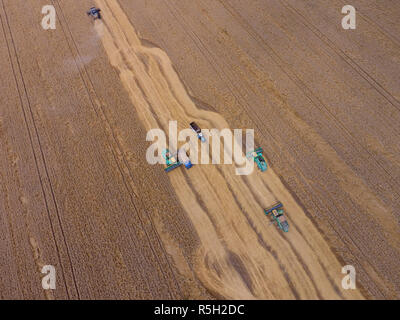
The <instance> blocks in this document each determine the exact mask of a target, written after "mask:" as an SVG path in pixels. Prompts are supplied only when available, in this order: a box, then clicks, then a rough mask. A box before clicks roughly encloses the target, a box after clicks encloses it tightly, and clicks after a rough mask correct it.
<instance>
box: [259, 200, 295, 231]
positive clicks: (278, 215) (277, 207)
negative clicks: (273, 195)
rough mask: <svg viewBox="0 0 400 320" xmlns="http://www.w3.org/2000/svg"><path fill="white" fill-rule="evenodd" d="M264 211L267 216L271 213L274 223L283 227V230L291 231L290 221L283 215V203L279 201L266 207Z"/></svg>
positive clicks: (280, 227)
mask: <svg viewBox="0 0 400 320" xmlns="http://www.w3.org/2000/svg"><path fill="white" fill-rule="evenodd" d="M264 213H265V214H266V215H267V216H269V215H271V217H272V223H275V222H276V224H277V227H278V228H279V229H281V230H282V231H283V232H288V231H289V223H288V222H287V221H286V218H285V216H284V215H283V213H284V210H283V205H282V203H280V202H278V203H276V204H274V205H273V206H272V207H270V208H268V209H264Z"/></svg>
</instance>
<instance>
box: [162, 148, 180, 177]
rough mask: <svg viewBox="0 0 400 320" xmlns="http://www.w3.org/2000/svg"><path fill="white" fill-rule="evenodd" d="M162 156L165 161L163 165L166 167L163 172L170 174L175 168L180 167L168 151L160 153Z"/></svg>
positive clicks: (178, 162)
mask: <svg viewBox="0 0 400 320" xmlns="http://www.w3.org/2000/svg"><path fill="white" fill-rule="evenodd" d="M162 156H163V157H164V159H165V163H166V165H167V167H166V168H165V169H164V170H165V172H170V171H172V170H174V169H175V168H178V167H180V166H181V165H182V164H183V163H182V162H180V161H178V160H177V159H176V158H175V157H174V156H173V155H172V154H171V152H169V150H168V149H164V150H163V151H162Z"/></svg>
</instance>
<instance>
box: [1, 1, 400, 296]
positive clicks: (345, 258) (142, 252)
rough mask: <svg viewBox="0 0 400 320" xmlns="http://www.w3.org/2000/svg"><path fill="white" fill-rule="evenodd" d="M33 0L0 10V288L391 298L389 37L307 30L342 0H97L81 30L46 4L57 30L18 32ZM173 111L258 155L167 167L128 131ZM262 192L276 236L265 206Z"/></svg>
mask: <svg viewBox="0 0 400 320" xmlns="http://www.w3.org/2000/svg"><path fill="white" fill-rule="evenodd" d="M41 2H43V3H41ZM44 2H45V1H38V2H35V3H29V4H25V5H26V6H28V7H29V8H28V9H29V10H28V12H31V13H29V14H27V15H26V16H25V15H23V14H21V13H20V12H19V10H18V1H15V2H11V1H8V0H3V1H2V2H1V4H0V17H1V24H2V34H1V36H2V39H1V42H2V43H4V44H5V46H2V48H1V51H0V54H1V56H0V57H1V63H2V70H4V74H5V76H4V77H2V79H1V83H0V85H1V88H2V94H1V95H0V97H1V101H0V102H1V104H2V105H4V106H5V107H4V108H2V109H1V114H0V143H1V148H2V150H5V152H4V153H2V154H3V156H2V157H1V162H0V168H1V172H0V174H1V175H0V178H1V181H2V184H1V188H2V193H1V200H2V201H1V205H2V207H0V208H1V210H2V212H4V214H2V215H1V217H0V219H2V220H0V228H1V231H2V235H3V240H2V243H4V245H2V246H1V250H2V256H4V257H5V259H3V261H4V262H5V263H4V262H3V264H2V265H1V268H2V276H1V277H0V288H1V297H5V298H49V299H51V298H210V297H219V298H244V299H259V298H264V299H284V298H289V299H293V298H301V299H307V298H315V299H348V298H353V299H362V298H365V297H376V298H382V297H386V298H394V297H396V296H398V292H399V291H398V290H399V281H398V270H399V264H398V261H399V259H398V258H399V247H400V246H399V241H400V238H399V223H398V218H399V217H398V213H399V210H398V209H399V197H398V195H399V188H398V184H399V181H398V178H399V174H400V168H399V163H400V162H399V160H400V159H399V158H400V154H399V148H400V147H399V144H398V141H399V139H398V138H399V137H398V133H399V132H398V129H399V126H398V124H399V123H400V113H399V108H400V105H399V100H400V98H399V92H400V91H399V90H400V89H399V83H400V81H398V80H399V79H398V77H399V76H398V75H399V73H398V72H396V67H397V71H398V66H399V64H398V61H400V60H399V58H400V53H399V47H398V45H399V43H398V42H397V38H396V33H394V34H391V33H389V32H388V31H387V30H386V29H385V28H384V27H382V26H379V30H378V31H376V28H375V29H374V28H372V27H371V26H372V25H373V24H372V23H371V19H372V18H371V17H368V16H367V15H366V14H365V12H364V9H363V10H361V9H360V11H362V12H363V16H362V18H359V20H361V22H359V25H358V28H359V29H360V28H365V29H367V31H366V32H364V33H363V34H358V33H354V34H353V35H351V36H350V38H351V37H354V39H348V38H347V37H348V35H347V34H344V33H342V32H343V31H340V30H339V31H338V30H337V27H340V24H338V26H335V25H334V23H333V22H332V26H330V25H329V24H326V25H324V24H323V21H325V22H326V21H329V19H333V18H334V17H335V15H334V9H335V8H336V7H339V8H341V5H343V4H341V2H340V1H333V2H334V3H333V4H332V2H330V4H329V5H326V6H325V7H324V6H323V5H322V4H319V5H306V4H305V2H304V5H303V2H302V1H298V2H292V1H283V0H282V1H275V2H273V1H266V2H262V1H254V2H252V3H251V4H248V5H244V2H242V1H232V2H229V3H228V2H226V1H206V0H204V1H198V2H196V3H193V2H189V1H188V2H186V1H183V2H179V3H178V2H175V1H137V2H135V3H134V4H133V3H131V2H129V1H125V0H121V1H106V0H96V4H97V6H99V7H100V8H101V9H102V14H103V20H102V21H96V22H94V23H92V22H91V21H90V20H89V21H86V20H85V21H84V23H82V19H83V17H82V15H77V14H76V13H77V12H80V11H82V7H83V6H84V5H86V4H87V6H88V7H89V6H90V4H89V3H86V2H88V1H83V2H84V5H83V4H77V3H72V2H70V1H53V4H54V5H55V7H56V10H57V15H58V23H59V25H58V28H57V30H56V31H48V32H45V31H43V30H41V29H40V25H37V26H36V27H34V28H33V29H30V28H29V23H31V24H32V25H35V23H36V20H37V19H38V17H37V14H35V12H40V9H41V6H42V5H44V4H46V3H44ZM359 2H360V4H359V5H360V6H361V7H362V8H364V7H365V8H366V9H365V10H367V12H371V13H372V14H375V12H377V11H379V10H382V8H374V5H373V4H371V3H369V2H368V1H359ZM389 2H390V1H389ZM371 7H372V8H371ZM85 8H86V7H85ZM395 8H396V10H399V9H400V8H397V7H396V6H395ZM267 9H268V10H267ZM375 10H377V11H375ZM396 10H393V13H391V14H390V15H387V18H386V19H387V23H388V24H390V23H391V21H394V20H393V19H394V18H393V15H394V16H395V13H396ZM316 12H318V13H320V15H318V14H316ZM322 13H323V14H324V15H326V17H323V14H322ZM339 13H340V10H339ZM250 17H251V19H250ZM276 17H280V19H279V20H278V19H277V18H276ZM285 19H286V20H285ZM339 19H340V14H339ZM391 19H392V20H391ZM359 20H358V21H359ZM321 21H322V22H321ZM339 21H340V20H339ZM156 26H157V27H156ZM28 30H29V32H28ZM321 30H323V32H322V31H321ZM374 32H376V33H379V36H377V35H376V34H374ZM340 33H342V38H340V37H339V35H338V34H340ZM28 35H29V37H28ZM374 41H375V46H374ZM359 43H362V44H363V45H362V46H360V47H358V46H357V45H358V44H359ZM376 43H380V44H384V45H381V46H380V47H379V48H378V49H376V50H372V49H373V48H374V47H376ZM154 44H157V45H158V46H156V45H154ZM357 49H359V50H358V51H357ZM396 49H397V50H396ZM367 58H368V59H375V60H373V61H375V65H374V66H371V64H370V63H369V61H370V60H368V59H367ZM396 61H397V64H396ZM3 65H4V69H3ZM396 80H397V81H396ZM377 105H379V107H380V108H378V107H377ZM16 106H18V107H16ZM378 110H379V112H378ZM170 120H176V121H177V122H178V129H184V128H186V127H187V125H188V123H189V122H191V121H193V120H195V121H196V122H197V123H198V124H199V125H200V126H201V127H202V128H218V129H223V128H254V129H255V134H256V141H257V143H258V144H259V145H261V146H262V147H263V148H264V150H265V155H266V157H267V159H268V162H269V164H270V165H271V167H270V168H269V169H268V171H267V172H266V173H261V172H259V171H257V170H255V171H254V173H253V174H251V175H249V176H239V175H236V174H235V167H234V165H195V166H194V167H193V168H192V169H190V170H189V171H186V170H185V169H183V168H179V169H176V170H175V171H173V172H171V173H170V174H168V175H167V174H166V173H164V172H163V169H162V167H161V166H159V165H157V166H151V165H149V164H147V163H146V160H145V153H146V148H147V147H148V146H149V142H146V141H145V137H146V131H147V130H149V129H152V128H158V127H159V128H162V129H164V130H165V131H166V132H168V121H170ZM382 123H385V126H382ZM213 138H214V137H213ZM229 151H230V152H232V150H229ZM277 201H281V202H282V203H284V205H285V209H286V215H287V218H288V221H289V224H290V231H289V233H287V234H283V233H282V232H281V231H279V230H277V229H276V228H274V227H272V226H270V225H269V220H268V219H267V218H266V217H265V215H264V214H263V208H265V207H268V206H270V205H272V204H274V203H275V202H277ZM376 212H378V213H379V214H376ZM44 264H53V265H55V266H56V268H57V272H58V277H59V278H58V279H59V280H58V281H59V286H58V288H57V290H55V291H53V292H51V293H48V292H45V291H43V290H42V289H41V288H40V277H41V275H40V272H39V271H40V269H41V267H42V266H43V265H44ZM346 264H352V265H354V266H355V267H356V270H357V286H358V289H357V290H343V289H342V288H341V279H342V277H343V276H344V275H343V274H341V268H342V266H343V265H346ZM13 279H18V280H19V281H18V282H17V283H16V282H15V281H13Z"/></svg>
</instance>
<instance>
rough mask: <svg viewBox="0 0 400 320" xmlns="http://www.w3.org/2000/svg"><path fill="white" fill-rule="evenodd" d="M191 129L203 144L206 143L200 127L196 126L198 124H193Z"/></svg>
mask: <svg viewBox="0 0 400 320" xmlns="http://www.w3.org/2000/svg"><path fill="white" fill-rule="evenodd" d="M190 127H191V128H192V130H193V131H194V132H196V134H197V137H198V138H199V139H200V141H201V142H206V138H205V137H204V136H203V133H202V132H201V129H200V127H199V126H198V125H197V124H196V122H191V123H190Z"/></svg>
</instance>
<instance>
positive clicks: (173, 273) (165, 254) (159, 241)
mask: <svg viewBox="0 0 400 320" xmlns="http://www.w3.org/2000/svg"><path fill="white" fill-rule="evenodd" d="M52 1H53V0H52ZM54 1H57V4H58V6H59V8H60V11H61V13H62V15H63V18H64V21H65V24H66V26H67V29H68V31H69V34H70V36H71V40H72V42H73V43H74V46H75V49H76V52H77V53H78V56H79V57H80V53H79V49H78V46H77V44H76V42H75V40H74V38H73V36H72V32H71V30H70V28H69V25H68V22H67V20H66V17H65V15H64V13H63V11H62V8H61V6H60V4H59V2H58V0H54ZM110 11H111V12H112V10H110ZM64 34H65V32H64ZM66 38H67V36H66ZM71 52H72V50H71ZM74 60H75V58H74ZM82 65H83V70H84V72H85V75H86V77H87V79H88V81H89V83H90V86H91V89H92V91H93V92H94V94H95V96H96V98H97V100H98V101H99V99H98V96H97V93H96V91H95V89H94V85H93V82H92V81H91V79H90V77H89V74H88V72H87V69H86V66H85V65H84V64H82ZM77 68H78V69H79V67H78V65H77ZM79 70H80V69H79ZM80 75H81V78H82V81H83V83H84V85H85V88H86V91H87V94H88V96H89V98H90V101H91V105H92V108H93V110H94V111H95V113H96V114H97V115H98V113H97V110H96V108H95V103H94V102H93V100H92V95H91V93H90V91H91V90H89V88H88V86H87V84H86V81H85V80H84V76H83V74H82V73H81V71H80ZM99 105H100V106H99V109H100V111H101V113H102V116H103V117H104V119H105V121H104V120H103V119H102V121H103V122H106V124H107V125H108V126H109V128H110V131H111V133H112V138H113V140H114V143H115V144H116V145H117V148H118V149H119V151H120V152H119V153H120V154H121V155H122V159H123V163H124V166H125V167H126V168H127V170H128V172H129V175H128V177H129V178H130V179H131V181H133V177H132V172H131V168H130V167H129V165H128V163H127V160H126V157H125V155H124V152H122V148H121V145H120V143H119V142H118V139H117V138H116V136H115V130H114V129H113V127H112V125H111V123H110V121H109V120H108V118H107V116H106V114H105V112H104V110H103V108H102V105H101V103H99ZM109 147H110V148H111V149H112V150H113V156H114V159H115V162H116V164H117V167H118V170H119V171H120V174H121V177H122V179H123V181H124V185H125V188H126V189H127V191H128V193H129V194H130V198H131V203H132V205H133V206H134V208H135V211H136V213H137V216H138V218H139V220H140V221H141V224H142V226H144V223H143V220H142V218H141V216H140V214H139V211H138V209H137V206H136V204H135V201H134V199H133V197H132V193H133V194H134V195H135V198H136V199H138V200H139V201H140V203H141V206H142V208H144V205H143V201H142V200H141V198H140V197H138V196H137V195H136V193H135V192H134V190H133V189H132V188H131V187H129V183H128V182H127V181H126V180H125V178H124V177H125V174H124V173H123V171H122V169H121V167H120V165H119V163H118V160H117V158H116V156H115V153H114V152H115V151H116V150H115V149H114V147H113V146H112V145H111V144H109ZM117 153H118V152H117ZM144 211H145V212H146V215H147V217H148V219H149V221H150V223H151V226H152V229H153V231H154V234H155V236H156V238H157V241H158V243H159V247H160V249H161V250H162V252H163V253H164V257H165V261H166V263H167V264H168V266H169V268H170V272H171V274H172V275H173V277H174V281H175V284H176V286H177V288H178V290H179V291H180V294H181V296H182V290H181V288H180V285H179V283H178V281H177V279H176V276H175V272H174V271H173V268H172V266H171V263H170V261H169V259H168V254H167V252H166V250H165V248H164V246H163V245H162V244H161V240H160V236H159V234H158V231H157V229H156V228H155V226H154V222H153V219H152V218H151V216H150V215H149V214H148V213H147V210H144ZM143 231H144V232H145V234H146V237H147V238H148V243H149V245H150V248H151V250H152V252H153V255H154V257H155V258H156V260H157V261H158V264H159V265H160V270H161V272H162V274H163V277H164V279H165V280H166V283H168V281H167V277H166V275H165V272H164V269H163V268H162V265H161V262H160V260H159V258H158V255H157V254H156V252H155V249H154V247H153V245H152V243H151V241H150V238H149V235H148V233H147V231H146V228H144V227H143Z"/></svg>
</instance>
